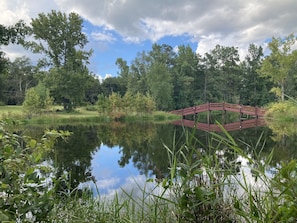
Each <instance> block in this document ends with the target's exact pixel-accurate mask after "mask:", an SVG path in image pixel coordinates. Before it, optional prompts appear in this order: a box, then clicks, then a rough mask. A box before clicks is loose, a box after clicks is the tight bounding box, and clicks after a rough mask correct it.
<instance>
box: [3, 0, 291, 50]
mask: <svg viewBox="0 0 297 223" xmlns="http://www.w3.org/2000/svg"><path fill="white" fill-rule="evenodd" d="M0 9H1V15H0V20H1V21H2V22H3V23H4V24H11V23H12V22H13V21H16V20H17V19H18V18H23V19H25V20H28V19H29V18H32V17H36V15H37V12H48V11H49V10H51V9H57V10H61V11H64V12H67V13H68V12H71V11H74V12H77V13H78V14H79V15H81V16H82V17H83V18H84V19H85V20H87V21H89V22H90V23H92V24H93V25H95V26H99V27H101V28H103V30H105V31H106V32H103V33H102V32H97V33H95V32H94V33H93V34H92V36H93V37H94V39H95V40H100V41H105V42H107V43H112V42H115V41H117V40H119V39H116V38H115V37H114V36H113V35H112V34H111V32H109V31H113V32H115V33H117V34H118V35H119V36H120V37H121V38H122V40H124V41H127V42H134V43H139V42H141V41H144V40H151V41H152V42H154V41H158V40H159V39H161V38H162V37H164V36H170V35H171V36H181V35H185V34H186V35H187V36H189V37H192V40H193V41H195V42H197V52H199V53H202V52H207V51H209V50H210V49H212V48H213V46H214V45H215V44H220V45H230V44H232V46H238V47H239V48H242V49H243V50H246V49H247V48H248V45H249V44H250V43H255V44H261V45H262V44H263V43H264V42H265V41H267V39H268V38H270V37H272V36H284V35H288V34H289V33H292V32H296V31H297V23H296V18H297V14H296V0H283V1H279V0H263V1H258V0H250V1H238V0H226V1H221V0H213V1H208V0H198V1H197V0H183V1H180V0H163V1H160V0H150V1H140V0H100V1H98V0H85V1H81V0H47V1H45V0H43V1H42V0H41V1H40V0H5V1H1V3H0Z"/></svg>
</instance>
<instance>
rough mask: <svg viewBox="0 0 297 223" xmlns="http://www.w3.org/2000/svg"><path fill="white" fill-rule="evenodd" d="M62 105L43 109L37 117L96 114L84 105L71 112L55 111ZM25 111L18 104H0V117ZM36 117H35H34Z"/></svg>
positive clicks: (20, 115)
mask: <svg viewBox="0 0 297 223" xmlns="http://www.w3.org/2000/svg"><path fill="white" fill-rule="evenodd" d="M62 110H63V107H62V106H52V107H51V108H50V109H48V110H47V111H43V112H42V115H39V117H48V116H55V117H56V116H58V117H60V118H73V117H80V118H83V117H91V116H98V112H97V111H88V110H86V108H85V107H80V108H76V109H75V110H74V111H73V112H71V113H66V112H57V111H62ZM25 116H26V115H25V113H24V112H23V107H22V106H21V105H20V106H18V105H6V106H0V119H1V118H5V117H25ZM35 118H36V117H35Z"/></svg>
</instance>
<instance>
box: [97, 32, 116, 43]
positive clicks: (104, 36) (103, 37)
mask: <svg viewBox="0 0 297 223" xmlns="http://www.w3.org/2000/svg"><path fill="white" fill-rule="evenodd" d="M91 36H92V38H93V39H95V40H96V41H103V42H109V43H113V42H115V41H116V38H115V37H114V36H113V35H112V33H105V32H92V33H91Z"/></svg>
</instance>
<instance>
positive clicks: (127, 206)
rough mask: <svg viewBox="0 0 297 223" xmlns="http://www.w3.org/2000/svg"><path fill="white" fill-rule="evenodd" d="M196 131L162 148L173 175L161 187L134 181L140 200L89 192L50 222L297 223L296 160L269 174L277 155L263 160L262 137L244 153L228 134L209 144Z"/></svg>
mask: <svg viewBox="0 0 297 223" xmlns="http://www.w3.org/2000/svg"><path fill="white" fill-rule="evenodd" d="M194 132H195V130H191V131H188V130H185V131H184V135H183V136H182V137H181V138H176V136H175V135H174V136H173V141H174V144H173V145H174V146H173V147H172V148H169V147H168V146H166V145H164V149H166V150H167V152H168V161H169V175H168V177H167V178H164V179H163V180H162V181H161V182H155V181H154V179H148V181H147V184H145V185H144V186H143V185H140V184H138V183H137V182H136V181H135V182H134V185H136V188H137V189H138V190H137V191H141V193H140V195H138V193H136V191H134V190H131V191H127V190H123V189H122V190H121V191H119V192H117V193H115V195H114V197H113V198H112V199H106V198H104V196H102V195H101V196H100V194H99V196H98V197H92V196H91V195H90V193H87V194H88V196H86V197H82V198H79V199H74V200H73V199H72V198H71V199H69V202H63V201H62V202H61V203H62V204H60V203H59V204H58V205H56V208H55V209H54V210H53V212H52V213H51V216H52V220H53V221H54V222H59V221H58V220H57V219H55V216H57V218H59V217H60V216H59V215H58V213H65V214H67V219H69V221H68V222H79V221H84V222H173V223H174V222H176V223H177V222H216V223H217V222H218V223H220V222H240V223H241V222H248V223H255V222H295V221H296V219H297V212H296V210H297V204H296V199H297V192H296V188H297V180H296V179H297V175H296V173H297V163H296V161H295V160H293V161H291V162H289V163H283V164H282V165H281V167H280V168H279V169H278V171H277V172H275V174H274V175H272V176H271V175H268V174H267V170H269V169H270V168H271V166H270V163H271V160H272V156H273V151H272V152H271V153H270V154H268V155H267V156H266V157H264V158H263V156H260V153H261V151H262V149H263V148H264V147H263V144H264V143H265V142H263V140H264V139H262V138H261V137H259V140H258V142H257V143H256V144H255V145H254V149H253V150H251V152H250V153H249V154H246V153H245V152H244V151H243V150H241V148H239V147H238V145H237V142H236V141H235V140H234V139H233V138H232V137H231V136H230V135H229V134H228V133H227V132H226V131H224V130H223V132H224V133H223V135H222V134H218V133H213V134H211V135H210V137H209V140H208V143H207V145H203V144H202V143H200V142H199V141H198V139H197V138H196V137H195V134H194ZM248 146H251V145H248ZM256 151H258V152H256ZM260 157H261V158H260ZM240 162H241V163H240ZM152 185H153V186H152ZM61 207H63V208H62V209H61Z"/></svg>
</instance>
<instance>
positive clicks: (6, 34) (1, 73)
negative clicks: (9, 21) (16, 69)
mask: <svg viewBox="0 0 297 223" xmlns="http://www.w3.org/2000/svg"><path fill="white" fill-rule="evenodd" d="M26 34H27V27H26V25H25V23H24V22H23V21H19V22H18V23H16V24H15V25H14V26H9V27H6V26H3V25H1V24H0V101H5V100H6V99H5V95H4V91H7V88H6V84H7V73H8V63H9V60H8V58H6V57H5V53H4V52H3V51H2V50H1V46H3V45H4V46H6V45H9V44H11V43H12V44H22V43H23V39H24V37H25V36H26Z"/></svg>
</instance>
